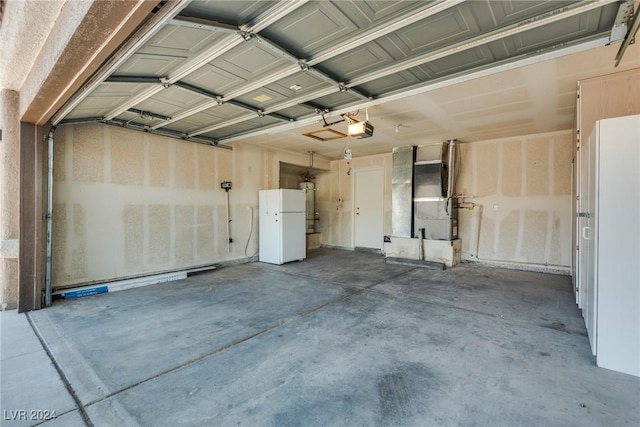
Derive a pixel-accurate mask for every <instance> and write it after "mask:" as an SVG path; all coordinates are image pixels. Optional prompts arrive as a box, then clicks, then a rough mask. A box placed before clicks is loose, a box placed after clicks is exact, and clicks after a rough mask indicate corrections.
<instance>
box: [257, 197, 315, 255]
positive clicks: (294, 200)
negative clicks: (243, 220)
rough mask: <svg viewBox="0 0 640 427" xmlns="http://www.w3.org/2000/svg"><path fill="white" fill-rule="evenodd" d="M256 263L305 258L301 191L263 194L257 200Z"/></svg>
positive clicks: (303, 211) (303, 210) (303, 213)
mask: <svg viewBox="0 0 640 427" xmlns="http://www.w3.org/2000/svg"><path fill="white" fill-rule="evenodd" d="M258 202H259V209H260V258H259V259H260V261H261V262H268V263H270V264H284V263H285V262H289V261H301V260H303V259H304V258H305V257H306V249H307V248H306V233H305V202H306V199H305V194H304V191H303V190H287V189H279V190H263V191H260V197H259V200H258Z"/></svg>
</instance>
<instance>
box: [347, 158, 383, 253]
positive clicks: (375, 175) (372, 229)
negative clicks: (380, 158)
mask: <svg viewBox="0 0 640 427" xmlns="http://www.w3.org/2000/svg"><path fill="white" fill-rule="evenodd" d="M354 175H355V176H354V201H355V205H354V210H355V212H354V214H355V215H354V218H355V219H354V228H355V233H354V245H355V246H356V247H359V248H375V249H382V242H383V224H382V222H383V213H384V205H383V194H384V170H383V169H365V170H360V171H355V173H354Z"/></svg>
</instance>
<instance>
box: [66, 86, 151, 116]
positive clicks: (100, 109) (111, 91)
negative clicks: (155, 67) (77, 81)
mask: <svg viewBox="0 0 640 427" xmlns="http://www.w3.org/2000/svg"><path fill="white" fill-rule="evenodd" d="M148 87H149V85H148V84H144V83H102V84H101V85H100V86H98V88H97V89H96V90H94V91H93V93H91V95H89V96H88V97H86V98H85V99H84V100H83V101H82V102H81V103H80V104H78V106H77V107H76V108H75V109H74V110H73V112H72V113H71V114H69V115H68V116H67V118H69V119H72V118H79V117H101V116H103V115H105V114H106V113H107V112H108V111H110V110H111V109H112V108H113V107H114V106H116V105H118V104H120V103H122V102H123V101H126V100H127V99H129V98H130V97H132V96H135V95H137V94H139V93H140V92H142V91H144V90H145V89H147V88H148Z"/></svg>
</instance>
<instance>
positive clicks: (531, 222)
mask: <svg viewBox="0 0 640 427" xmlns="http://www.w3.org/2000/svg"><path fill="white" fill-rule="evenodd" d="M460 147H461V153H462V159H463V160H462V167H461V174H460V178H459V181H458V193H459V194H465V195H472V196H475V197H474V198H473V199H468V200H469V201H471V202H474V203H476V204H477V205H479V206H478V207H476V208H475V209H474V210H466V209H462V210H460V238H461V239H462V255H463V259H480V260H488V261H499V262H513V263H523V264H536V265H545V266H554V267H555V266H559V267H568V266H570V264H571V160H572V158H573V148H572V144H571V131H563V132H553V133H548V134H540V135H531V136H523V137H518V138H505V139H500V140H492V141H482V142H473V143H467V144H461V146H460Z"/></svg>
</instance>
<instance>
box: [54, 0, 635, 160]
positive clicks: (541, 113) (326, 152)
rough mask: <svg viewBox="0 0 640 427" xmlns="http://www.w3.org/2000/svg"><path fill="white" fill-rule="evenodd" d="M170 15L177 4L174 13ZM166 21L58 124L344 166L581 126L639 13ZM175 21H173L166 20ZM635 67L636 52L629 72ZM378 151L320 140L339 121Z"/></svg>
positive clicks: (275, 14) (251, 9) (236, 13)
mask: <svg viewBox="0 0 640 427" xmlns="http://www.w3.org/2000/svg"><path fill="white" fill-rule="evenodd" d="M167 4H168V3H167ZM167 4H165V6H163V7H162V8H160V9H158V11H157V12H156V16H154V17H153V18H151V20H152V21H153V22H150V23H149V25H148V26H147V28H145V29H144V31H145V33H144V34H143V35H138V37H137V38H136V37H134V39H135V43H130V44H129V46H125V47H124V48H123V49H126V51H124V52H121V53H120V54H119V56H118V59H117V60H114V61H111V63H110V64H108V65H109V67H103V70H102V75H101V76H100V78H98V79H94V82H93V84H92V85H90V87H88V88H85V89H86V90H84V91H82V92H81V93H79V94H77V95H76V96H75V97H73V98H72V99H71V100H70V102H69V103H68V104H67V105H66V106H65V107H63V108H62V110H61V111H60V112H59V113H58V114H57V115H56V116H55V117H54V120H53V122H54V123H64V122H65V121H66V122H69V121H88V120H96V121H100V122H104V123H107V124H111V125H116V126H123V127H128V128H131V129H135V130H141V131H145V132H153V133H159V134H164V135H167V136H172V137H178V138H182V139H187V140H192V141H194V142H200V143H210V144H216V145H218V144H219V145H227V144H229V143H231V142H233V141H238V140H243V141H247V142H250V143H253V144H258V145H261V146H265V147H268V148H272V149H284V150H288V151H295V152H307V151H310V150H311V151H314V152H316V153H318V154H319V155H321V156H324V157H327V158H330V159H337V158H341V157H342V155H343V154H342V153H343V151H344V148H345V145H346V144H347V142H348V144H349V148H350V149H351V150H352V151H353V154H354V156H362V155H370V154H378V153H383V152H389V151H390V150H391V148H392V147H393V146H398V145H419V144H424V143H428V142H437V141H441V140H443V139H448V138H458V139H461V140H485V139H493V138H500V137H505V136H514V135H525V134H533V133H541V132H548V131H555V130H564V129H568V128H570V127H571V123H572V121H573V115H574V109H575V108H574V106H575V84H576V81H577V80H579V79H583V78H586V77H592V76H595V75H601V74H608V73H611V72H614V71H616V69H614V61H615V57H616V54H617V52H618V48H619V46H620V43H615V44H613V45H611V46H608V47H604V46H606V45H608V44H610V43H612V42H614V41H621V40H622V39H624V37H625V34H626V33H627V27H628V20H629V19H630V17H631V14H632V10H633V1H625V2H619V1H612V0H596V1H589V2H574V1H559V0H551V1H494V0H491V1H457V0H448V1H432V2H427V1H373V0H353V1H347V0H337V1H328V0H324V1H293V0H283V1H240V0H236V1H220V0H214V1H210V2H203V1H192V2H188V1H183V2H176V3H172V4H171V9H170V10H169V7H168V6H166V5H167ZM163 9H165V10H163ZM639 65H640V55H639V53H638V48H637V46H635V45H632V47H631V48H629V49H628V51H627V52H626V53H625V57H624V59H623V61H622V63H621V65H620V69H624V68H631V67H637V66H639ZM345 113H348V114H349V115H350V116H352V117H353V118H355V119H357V120H361V121H364V120H365V119H366V116H367V114H368V116H369V121H370V122H371V123H372V124H373V125H374V134H373V136H372V137H370V138H366V139H361V140H359V139H355V138H353V137H351V138H342V139H337V140H334V141H318V140H314V139H311V138H309V137H306V136H303V135H302V133H303V132H307V131H310V130H319V129H322V128H323V127H326V126H325V125H326V124H331V123H333V124H332V125H331V126H330V127H331V128H332V129H334V130H338V131H341V132H345V133H346V123H345V122H342V121H341V120H342V114H345Z"/></svg>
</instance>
